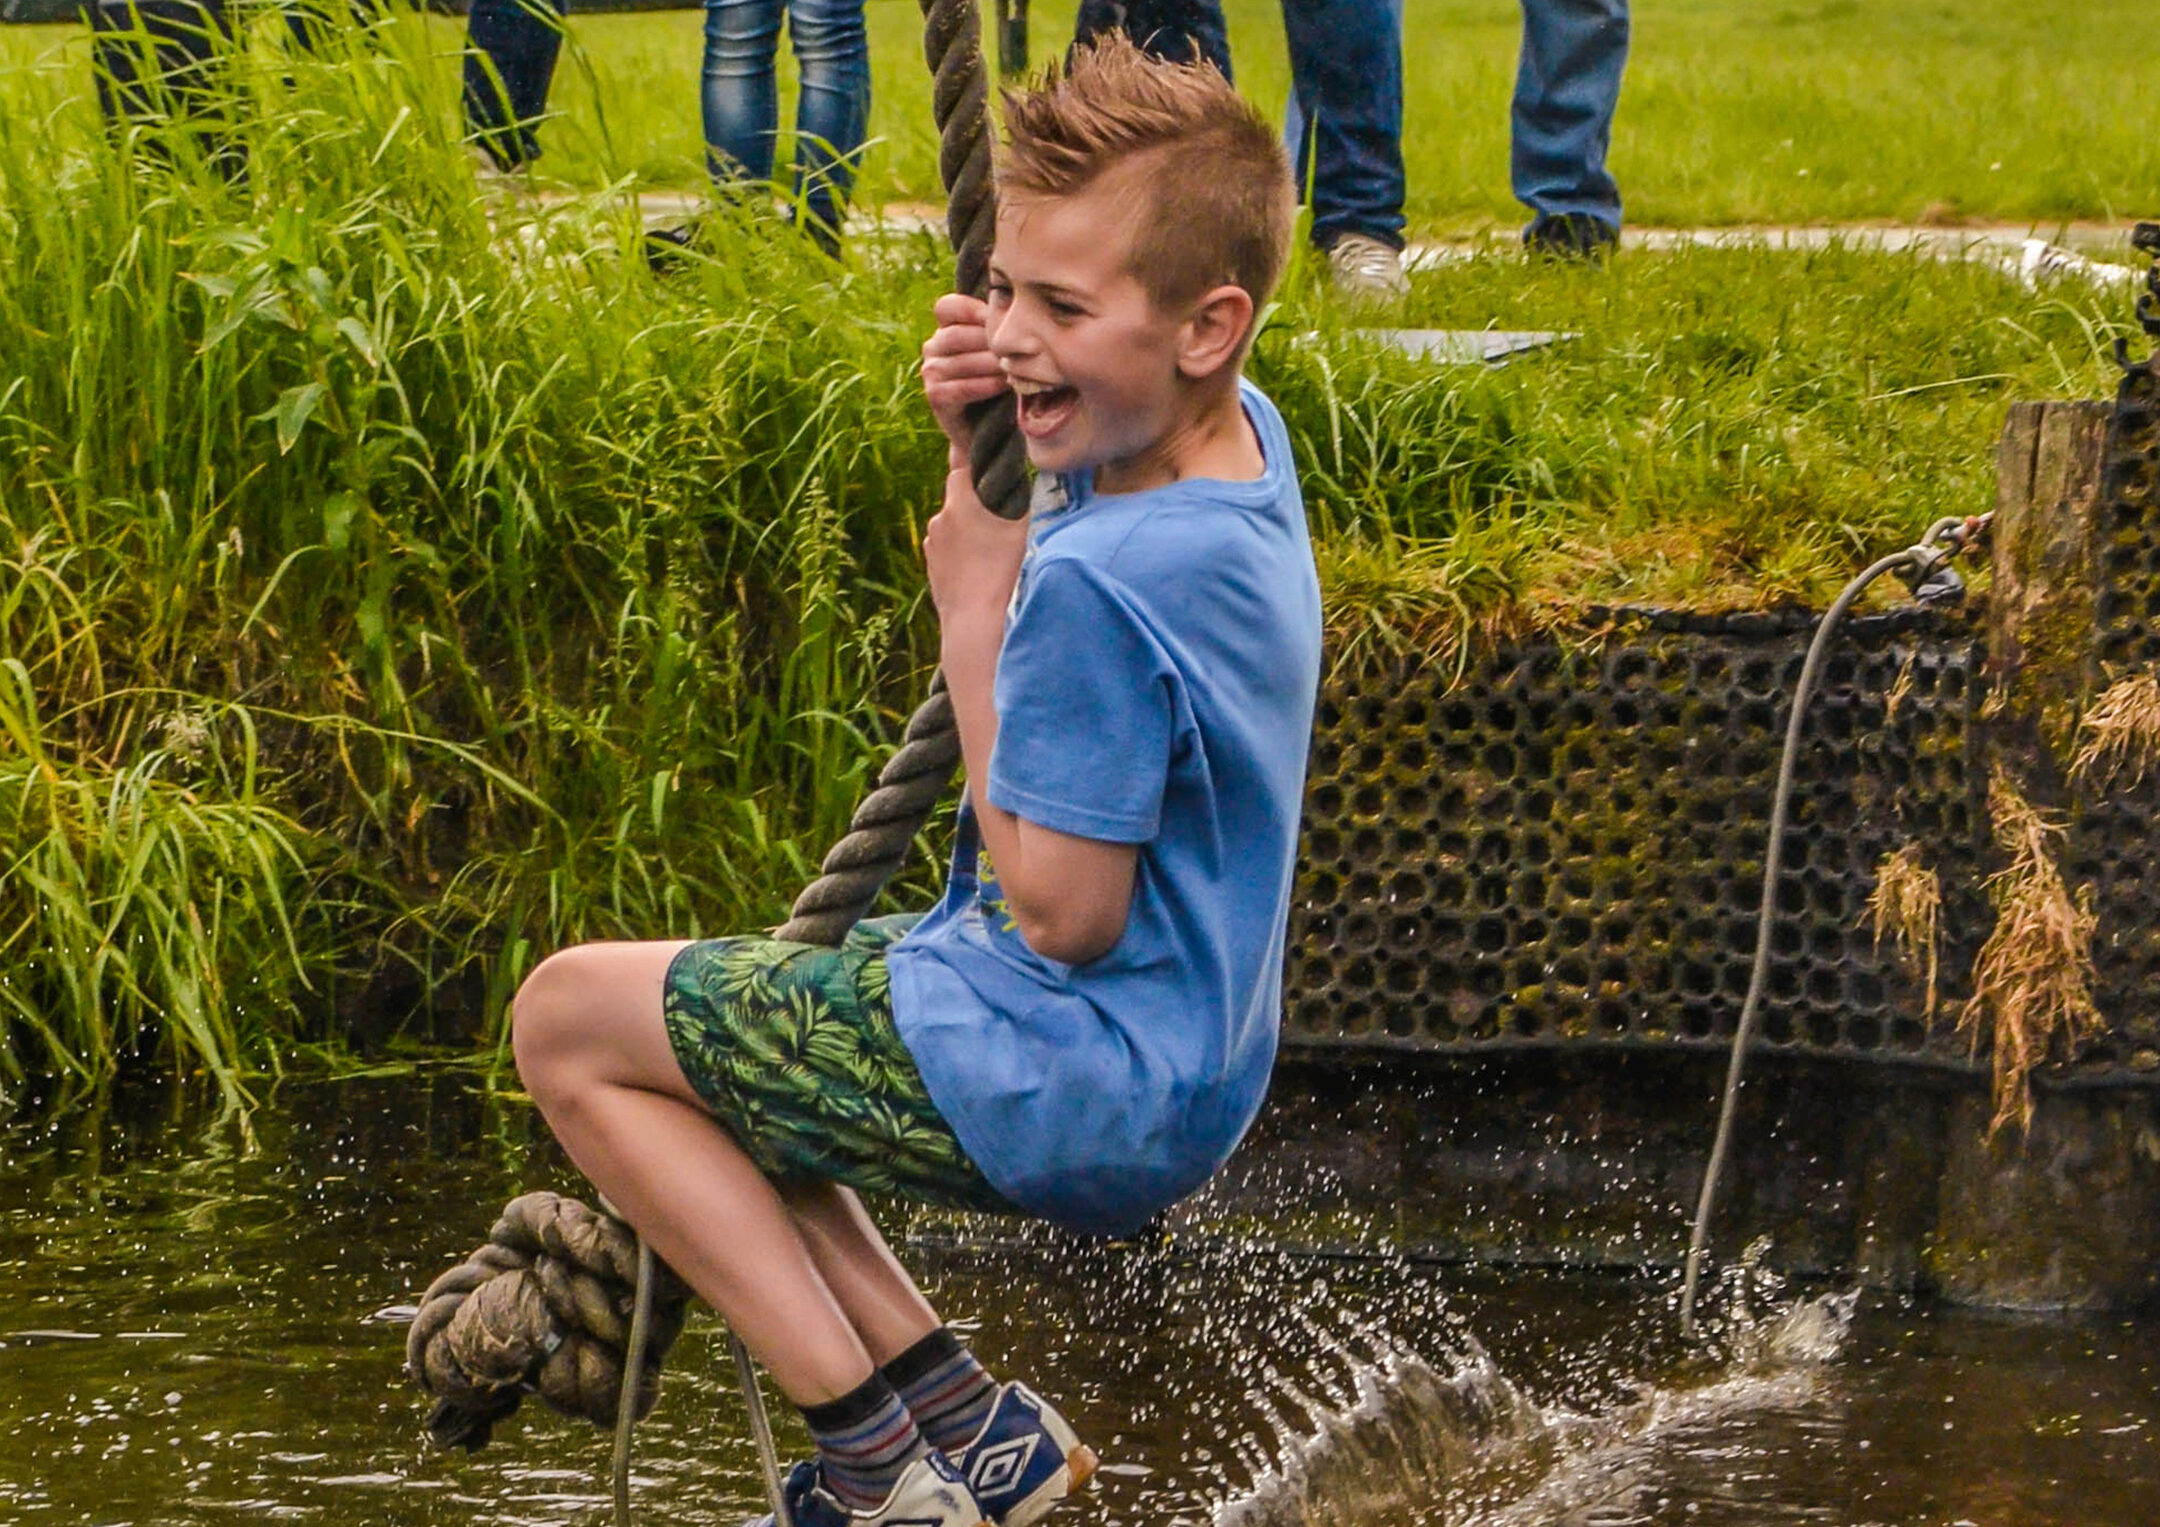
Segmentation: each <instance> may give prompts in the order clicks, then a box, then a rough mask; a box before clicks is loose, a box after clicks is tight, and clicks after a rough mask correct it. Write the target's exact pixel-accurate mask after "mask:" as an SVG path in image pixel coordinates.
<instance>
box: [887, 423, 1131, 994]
mask: <svg viewBox="0 0 2160 1527" xmlns="http://www.w3.org/2000/svg"><path fill="white" fill-rule="evenodd" d="M948 460H949V462H950V465H951V468H952V470H951V472H950V473H949V475H948V476H947V477H946V479H945V507H944V508H943V509H942V510H940V511H939V512H938V514H937V515H936V516H935V517H934V518H933V519H932V520H931V521H930V525H929V527H928V529H927V530H926V531H925V532H924V535H923V560H924V562H925V563H926V564H927V566H928V569H929V574H930V596H931V598H932V600H933V601H934V602H935V603H936V605H937V611H938V627H939V634H940V651H939V657H940V661H941V662H942V664H943V666H944V670H945V686H946V688H947V690H948V691H950V693H951V696H952V705H953V716H954V719H955V721H956V722H957V724H958V726H959V730H960V753H961V757H962V759H963V760H964V761H965V763H966V765H967V789H968V799H969V801H970V802H971V803H972V804H973V806H974V808H975V821H976V826H977V828H978V829H979V830H980V831H981V833H982V840H983V846H984V847H985V848H987V849H988V850H989V852H990V859H991V862H992V863H993V864H995V865H996V866H997V875H998V883H999V886H1000V887H1001V888H1002V890H1003V891H1004V894H1005V899H1006V903H1007V905H1008V906H1009V907H1010V908H1011V910H1012V915H1013V919H1014V921H1015V922H1016V923H1018V925H1019V928H1020V936H1021V937H1022V938H1024V939H1026V940H1027V944H1028V947H1029V948H1030V949H1033V950H1034V951H1035V952H1036V953H1037V954H1039V955H1042V956H1044V957H1045V958H1046V959H1052V960H1057V961H1059V962H1060V963H1062V964H1066V965H1084V964H1086V963H1087V962H1088V961H1089V960H1092V959H1096V958H1098V957H1100V956H1101V955H1104V954H1107V953H1109V952H1110V950H1111V948H1112V947H1113V946H1114V945H1115V944H1116V943H1117V941H1118V939H1119V938H1120V937H1122V936H1123V935H1124V932H1125V920H1126V918H1127V916H1128V915H1129V914H1130V912H1131V910H1132V894H1133V875H1134V870H1135V866H1136V864H1137V862H1138V859H1139V849H1138V848H1137V847H1135V846H1134V845H1133V844H1130V843H1105V842H1100V841H1098V840H1096V839H1093V838H1082V837H1075V836H1074V835H1072V834H1071V833H1063V832H1058V831H1055V830H1053V829H1051V828H1048V827H1044V826H1042V825H1041V824H1039V823H1036V822H1030V821H1028V820H1027V819H1026V818H1025V817H1020V816H1015V815H1014V814H1013V813H1011V812H1009V811H1006V810H1003V809H1002V808H1000V807H998V806H995V805H993V804H991V801H990V798H989V792H988V791H987V790H986V789H985V788H984V787H985V785H986V784H987V782H988V780H989V778H990V754H991V751H992V749H994V748H995V747H996V746H997V734H998V718H997V702H996V698H995V693H994V686H995V684H996V680H997V662H998V649H999V648H1000V646H1001V645H1002V644H1003V642H1004V636H1005V611H1006V608H1007V606H1008V605H1010V604H1011V602H1012V593H1013V585H1014V583H1015V582H1016V581H1017V580H1018V578H1019V574H1020V559H1021V557H1022V556H1023V555H1024V554H1025V553H1026V550H1027V525H1026V522H1025V521H1021V522H1018V523H1015V522H1011V521H1006V520H1001V519H999V518H998V517H997V516H996V515H994V514H992V513H991V512H990V511H989V510H988V509H985V508H984V507H983V505H982V501H981V500H980V499H979V498H977V497H976V495H975V485H974V483H973V482H972V481H971V480H970V478H969V475H968V467H967V455H966V452H965V451H964V450H963V449H962V448H961V447H960V446H959V445H957V444H955V445H954V446H953V448H952V451H951V454H950V456H949V458H948Z"/></svg>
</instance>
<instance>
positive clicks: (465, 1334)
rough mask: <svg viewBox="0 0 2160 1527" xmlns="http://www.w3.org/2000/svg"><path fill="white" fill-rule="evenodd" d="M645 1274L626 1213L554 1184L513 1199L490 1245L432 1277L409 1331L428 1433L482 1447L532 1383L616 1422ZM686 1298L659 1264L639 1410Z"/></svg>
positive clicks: (408, 1348) (586, 1414) (647, 1402)
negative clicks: (426, 1401)
mask: <svg viewBox="0 0 2160 1527" xmlns="http://www.w3.org/2000/svg"><path fill="white" fill-rule="evenodd" d="M637 1283H638V1246H637V1239H636V1237H635V1235H634V1234H633V1233H632V1232H631V1230H630V1227H629V1226H627V1225H625V1224H624V1223H623V1222H622V1221H621V1220H618V1219H614V1218H611V1217H609V1216H607V1215H604V1214H600V1213H598V1212H596V1211H594V1210H592V1209H589V1208H587V1207H586V1206H585V1205H584V1204H581V1203H579V1202H578V1201H577V1200H576V1199H574V1198H564V1197H561V1196H560V1195H558V1194H554V1193H527V1194H526V1195H525V1196H524V1197H522V1198H515V1199H512V1200H511V1201H510V1202H509V1203H508V1204H507V1205H505V1206H504V1208H503V1211H502V1215H501V1217H500V1218H498V1219H497V1220H496V1221H495V1226H494V1228H493V1229H492V1230H490V1231H489V1232H488V1238H487V1242H486V1244H485V1245H483V1246H481V1247H480V1248H479V1249H478V1250H476V1251H474V1252H473V1253H472V1255H471V1256H469V1257H467V1258H466V1259H465V1260H464V1261H463V1262H460V1263H459V1264H458V1265H457V1266H455V1267H453V1268H451V1269H450V1270H449V1271H448V1272H446V1273H444V1274H443V1275H442V1276H441V1277H439V1278H437V1279H436V1280H435V1281H434V1282H433V1283H431V1284H430V1285H428V1290H427V1292H426V1293H425V1294H424V1295H422V1296H421V1300H420V1312H419V1314H418V1315H416V1316H415V1317H414V1318H413V1323H412V1326H411V1327H410V1329H409V1330H408V1331H407V1332H406V1336H405V1367H406V1371H407V1372H408V1373H410V1374H411V1375H412V1377H413V1378H414V1379H415V1380H416V1381H417V1382H418V1383H419V1384H420V1385H421V1386H422V1387H423V1388H425V1389H426V1390H427V1391H428V1392H429V1393H430V1394H432V1395H434V1396H435V1406H434V1408H433V1409H432V1410H431V1411H429V1412H428V1420H427V1425H428V1430H429V1432H430V1433H432V1434H433V1435H434V1438H435V1440H436V1441H437V1442H439V1443H441V1444H443V1445H444V1446H446V1447H461V1448H466V1449H473V1448H478V1447H480V1446H482V1445H483V1444H484V1443H486V1442H487V1440H488V1437H489V1434H490V1433H491V1432H492V1431H493V1430H494V1427H495V1423H496V1422H498V1421H501V1420H503V1419H504V1418H505V1417H507V1416H508V1415H509V1414H510V1413H511V1412H512V1411H514V1410H516V1409H517V1408H518V1404H519V1402H520V1401H521V1400H523V1399H524V1397H525V1396H526V1395H527V1394H532V1393H537V1394H538V1395H539V1396H540V1397H541V1398H542V1399H544V1400H546V1401H547V1402H548V1403H549V1404H550V1405H553V1406H554V1407H555V1408H556V1409H558V1410H561V1411H563V1412H564V1413H566V1414H568V1415H573V1416H579V1417H582V1418H583V1419H585V1420H587V1421H591V1422H592V1423H593V1424H595V1425H597V1426H613V1425H614V1424H615V1423H616V1416H617V1410H618V1408H619V1404H620V1401H621V1398H622V1394H623V1390H624V1387H625V1386H624V1383H623V1375H624V1362H625V1357H626V1355H627V1353H628V1352H629V1349H630V1330H631V1317H632V1314H633V1306H634V1302H635V1296H636V1292H637ZM689 1299H690V1292H689V1290H688V1289H687V1288H685V1287H684V1286H683V1284H682V1282H681V1281H680V1280H679V1279H677V1278H676V1277H675V1275H674V1274H673V1273H671V1272H669V1271H667V1269H666V1268H665V1267H664V1266H659V1265H656V1267H655V1270H654V1274H653V1278H652V1287H651V1306H652V1313H651V1321H650V1324H651V1330H650V1331H649V1333H648V1334H647V1337H646V1340H645V1345H644V1352H643V1361H642V1362H640V1363H639V1364H638V1365H637V1366H638V1367H639V1369H640V1370H641V1372H640V1378H639V1382H638V1385H637V1388H636V1394H635V1398H634V1401H633V1403H632V1405H631V1410H632V1413H633V1414H634V1415H636V1416H639V1417H642V1416H643V1415H644V1414H645V1413H646V1412H647V1411H649V1410H651V1409H652V1407H653V1402H654V1401H655V1400H656V1399H658V1398H659V1393H660V1358H661V1356H662V1355H663V1354H664V1353H665V1352H666V1351H667V1349H668V1347H669V1345H670V1344H672V1343H673V1342H674V1340H675V1337H676V1336H677V1335H678V1334H679V1333H680V1332H681V1330H682V1325H683V1315H684V1313H685V1310H686V1308H687V1306H688V1304H689Z"/></svg>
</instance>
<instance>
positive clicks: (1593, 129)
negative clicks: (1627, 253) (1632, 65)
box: [1510, 0, 1628, 232]
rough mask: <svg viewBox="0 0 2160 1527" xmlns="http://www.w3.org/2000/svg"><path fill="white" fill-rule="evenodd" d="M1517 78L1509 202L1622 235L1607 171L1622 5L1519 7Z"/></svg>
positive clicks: (1580, 0) (1563, 1) (1540, 2)
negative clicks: (1520, 40) (1520, 36)
mask: <svg viewBox="0 0 2160 1527" xmlns="http://www.w3.org/2000/svg"><path fill="white" fill-rule="evenodd" d="M1522 13H1523V44H1522V63H1521V65H1520V67H1519V68H1518V69H1517V71H1516V74H1515V110H1514V134H1513V137H1514V150H1513V154H1512V162H1511V166H1510V168H1511V172H1512V178H1513V181H1514V186H1515V198H1516V200H1518V201H1520V202H1521V203H1522V204H1523V205H1524V206H1526V207H1528V208H1529V209H1530V210H1531V212H1533V213H1534V214H1536V215H1537V216H1539V217H1569V216H1577V217H1590V218H1595V219H1596V220H1597V221H1598V222H1600V223H1603V224H1604V225H1605V226H1606V227H1608V228H1611V229H1613V230H1614V231H1615V232H1617V231H1618V230H1619V227H1620V187H1619V186H1618V185H1617V184H1615V183H1614V181H1613V178H1612V176H1611V174H1610V173H1608V172H1607V170H1606V168H1605V151H1606V149H1607V147H1608V146H1609V145H1610V144H1611V143H1612V123H1613V112H1614V110H1615V109H1616V108H1617V107H1618V105H1619V104H1620V75H1621V73H1622V71H1623V70H1625V69H1626V67H1627V53H1628V0H1522Z"/></svg>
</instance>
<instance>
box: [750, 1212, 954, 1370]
mask: <svg viewBox="0 0 2160 1527" xmlns="http://www.w3.org/2000/svg"><path fill="white" fill-rule="evenodd" d="M781 1197H782V1199H783V1201H784V1202H785V1203H786V1204H787V1206H788V1208H789V1210H790V1211H791V1212H792V1213H793V1214H794V1216H795V1227H796V1229H797V1230H798V1231H799V1232H800V1233H801V1235H802V1238H803V1244H804V1245H805V1246H807V1247H809V1249H810V1257H811V1260H812V1261H813V1262H815V1263H816V1264H817V1270H818V1272H819V1274H820V1275H821V1276H822V1277H823V1278H824V1279H825V1286H826V1287H827V1288H829V1289H831V1290H832V1293H833V1297H834V1298H835V1299H837V1300H838V1301H839V1302H840V1308H841V1309H843V1310H844V1311H846V1312H847V1317H848V1321H849V1323H850V1324H852V1325H853V1326H854V1327H855V1331H856V1334H857V1335H859V1336H860V1337H861V1338H862V1341H863V1345H864V1346H865V1347H867V1348H868V1349H869V1352H870V1356H871V1359H872V1360H873V1361H875V1362H876V1363H877V1364H878V1366H879V1367H883V1366H884V1365H885V1364H887V1363H889V1362H891V1361H892V1360H893V1359H894V1358H896V1357H898V1356H899V1355H900V1354H901V1353H903V1352H905V1351H906V1350H907V1349H908V1348H910V1347H912V1346H914V1345H915V1343H916V1342H918V1341H920V1340H922V1339H923V1338H924V1337H925V1336H928V1335H929V1334H930V1333H931V1332H932V1331H934V1330H936V1329H937V1328H938V1326H939V1325H940V1324H941V1322H940V1321H939V1319H938V1315H937V1311H936V1310H934V1309H932V1308H931V1307H930V1301H929V1300H927V1299H925V1298H924V1297H923V1296H922V1292H921V1290H919V1289H918V1288H916V1286H915V1280H914V1279H913V1278H910V1277H909V1276H908V1274H907V1269H906V1268H904V1267H902V1266H901V1265H900V1263H899V1260H898V1259H897V1258H896V1257H894V1256H893V1254H892V1250H891V1248H890V1247H888V1246H887V1245H886V1244H885V1237H884V1236H882V1235H880V1234H879V1233H878V1228H877V1225H876V1223H875V1222H874V1221H872V1220H871V1218H870V1214H869V1211H868V1210H866V1209H864V1208H863V1206H862V1200H861V1199H859V1198H857V1197H856V1196H855V1194H854V1192H853V1191H851V1190H850V1189H847V1188H844V1187H841V1186H840V1185H839V1184H838V1183H831V1182H820V1183H790V1184H788V1185H787V1186H786V1187H785V1188H783V1189H782V1190H781Z"/></svg>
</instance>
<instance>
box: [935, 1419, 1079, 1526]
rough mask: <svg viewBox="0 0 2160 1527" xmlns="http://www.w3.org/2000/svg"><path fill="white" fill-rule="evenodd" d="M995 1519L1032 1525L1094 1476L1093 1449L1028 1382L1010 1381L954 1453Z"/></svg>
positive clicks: (994, 1520)
mask: <svg viewBox="0 0 2160 1527" xmlns="http://www.w3.org/2000/svg"><path fill="white" fill-rule="evenodd" d="M953 1462H954V1463H955V1464H956V1465H958V1467H959V1469H960V1473H961V1474H962V1476H964V1477H965V1478H966V1480H967V1484H968V1488H969V1489H970V1490H973V1491H974V1492H975V1499H976V1500H977V1501H979V1502H981V1504H982V1508H983V1510H985V1511H986V1512H988V1513H989V1514H990V1519H991V1520H992V1521H993V1522H1001V1523H1003V1524H1004V1527H1029V1524H1030V1523H1032V1522H1035V1521H1037V1520H1039V1519H1040V1518H1041V1517H1042V1515H1043V1513H1044V1512H1046V1511H1048V1510H1049V1509H1050V1508H1051V1507H1052V1506H1054V1505H1056V1504H1057V1503H1058V1502H1059V1501H1061V1500H1063V1499H1064V1498H1065V1497H1066V1496H1068V1495H1071V1494H1073V1493H1075V1492H1076V1491H1079V1490H1083V1489H1085V1488H1086V1487H1087V1482H1088V1481H1089V1480H1090V1479H1092V1478H1094V1477H1095V1469H1096V1458H1095V1451H1094V1449H1092V1448H1090V1447H1089V1446H1087V1444H1085V1443H1084V1442H1082V1441H1081V1440H1080V1439H1079V1437H1078V1436H1077V1435H1075V1434H1074V1432H1073V1429H1072V1427H1070V1426H1069V1425H1067V1424H1066V1421H1065V1418H1064V1417H1063V1416H1061V1415H1059V1414H1058V1413H1057V1410H1056V1409H1055V1408H1054V1407H1053V1406H1052V1405H1051V1404H1050V1402H1049V1401H1047V1400H1045V1399H1044V1398H1043V1397H1042V1396H1041V1395H1038V1394H1037V1393H1036V1392H1035V1391H1034V1390H1032V1389H1030V1388H1028V1387H1027V1385H1025V1384H1006V1385H1004V1386H1003V1387H1001V1388H1000V1389H999V1390H998V1397H997V1400H996V1402H995V1403H994V1404H992V1405H991V1407H990V1414H989V1415H988V1416H987V1417H985V1418H984V1420H983V1424H982V1429H981V1430H980V1431H978V1432H976V1433H975V1440H974V1441H972V1442H970V1443H969V1444H968V1445H967V1446H966V1447H965V1448H963V1449H961V1450H960V1452H959V1453H958V1454H957V1455H956V1456H955V1457H954V1459H953Z"/></svg>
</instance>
